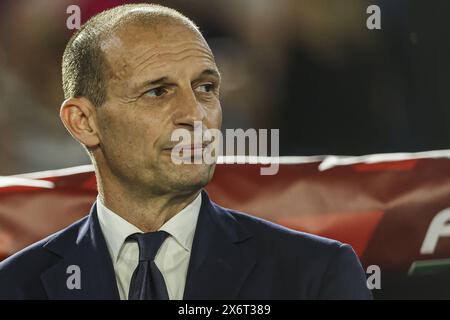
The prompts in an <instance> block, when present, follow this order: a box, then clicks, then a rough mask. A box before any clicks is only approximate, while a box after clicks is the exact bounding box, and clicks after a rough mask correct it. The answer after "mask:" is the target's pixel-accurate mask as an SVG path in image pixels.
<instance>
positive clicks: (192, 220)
mask: <svg viewBox="0 0 450 320" xmlns="http://www.w3.org/2000/svg"><path fill="white" fill-rule="evenodd" d="M219 85H220V74H219V71H218V70H217V67H216V64H215V62H214V57H213V55H212V53H211V50H210V48H209V46H208V44H207V43H206V41H205V40H204V38H203V37H202V35H201V33H200V32H199V31H198V28H197V27H196V26H195V24H194V23H193V22H192V21H190V20H189V19H188V18H186V17H185V16H183V15H181V14H180V13H178V12H176V11H174V10H172V9H168V8H165V7H160V6H155V5H148V4H140V5H126V6H120V7H116V8H113V9H111V10H108V11H105V12H103V13H101V14H99V15H97V16H95V17H94V18H92V19H90V20H89V21H88V22H87V23H86V24H85V25H84V26H83V27H82V28H81V29H80V30H79V31H78V32H77V33H76V34H74V35H73V37H72V38H71V40H70V41H69V43H68V45H67V47H66V50H65V52H64V56H63V88H64V93H65V97H66V100H65V101H64V102H63V105H62V107H61V113H60V115H61V119H62V121H63V123H64V125H65V126H66V128H67V129H68V131H69V132H70V133H71V135H72V136H73V137H74V138H75V139H76V140H77V141H79V142H80V143H81V144H82V146H83V147H85V148H86V150H87V151H88V153H89V155H90V157H91V159H92V161H93V163H94V166H95V170H96V176H97V181H98V187H99V196H98V198H97V201H96V203H95V204H94V205H93V206H92V209H91V212H90V214H89V215H88V216H87V217H85V218H84V219H82V220H80V221H78V222H76V223H75V224H73V225H71V226H69V227H68V228H67V229H65V230H62V231H60V232H58V233H56V234H54V235H51V236H49V237H48V238H46V239H44V240H42V241H40V242H37V243H35V244H33V245H31V246H30V247H28V248H25V249H24V250H22V251H21V252H19V253H17V254H15V255H13V256H12V257H10V258H9V259H7V260H5V261H3V262H1V263H0V298H6V299H119V298H120V299H183V298H184V299H370V298H371V293H370V291H369V290H368V289H367V287H366V279H365V274H364V271H363V270H362V268H361V265H360V263H359V261H358V258H357V257H356V255H355V253H354V252H353V250H352V248H351V247H350V246H348V245H345V244H341V243H339V242H337V241H333V240H329V239H325V238H321V237H317V236H313V235H308V234H305V233H300V232H296V231H292V230H289V229H286V228H283V227H281V226H277V225H275V224H272V223H269V222H267V221H263V220H261V219H257V218H255V217H251V216H249V215H246V214H243V213H239V212H235V211H232V210H229V209H225V208H222V207H220V206H218V205H216V204H214V203H213V202H212V201H211V200H210V199H209V198H208V195H207V194H206V192H204V191H202V188H203V187H204V186H205V185H206V184H207V183H208V182H209V181H210V180H211V178H212V175H213V172H214V167H215V166H214V163H209V162H206V161H204V162H200V163H196V162H194V163H190V162H183V163H182V164H179V163H178V164H177V163H175V162H174V158H173V156H174V149H175V148H176V145H175V142H174V141H172V139H171V134H172V133H173V132H174V130H177V129H184V130H187V132H189V133H191V134H193V132H194V131H195V130H196V124H198V123H200V124H201V126H202V127H204V128H206V129H219V128H220V126H221V107H220V102H219ZM209 147H210V144H208V143H201V144H195V143H194V144H189V145H187V146H183V149H184V150H186V149H187V150H189V151H190V152H189V153H188V158H189V159H191V158H192V156H196V155H199V154H200V155H203V154H204V152H206V151H207V150H208V148H209ZM192 153H193V155H192ZM191 155H192V156H191ZM182 158H183V159H186V156H184V155H183V156H182Z"/></svg>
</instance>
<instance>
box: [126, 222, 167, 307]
mask: <svg viewBox="0 0 450 320" xmlns="http://www.w3.org/2000/svg"><path fill="white" fill-rule="evenodd" d="M168 235H169V234H168V233H167V232H164V231H157V232H148V233H135V234H132V235H130V236H129V237H128V239H130V240H134V241H137V243H138V245H139V264H138V266H137V267H136V270H134V272H133V276H132V277H131V283H130V291H129V292H128V299H129V300H169V295H168V293H167V288H166V283H165V282H164V278H163V275H162V274H161V271H159V269H158V267H157V266H156V264H155V261H154V260H155V256H156V254H157V253H158V250H159V247H161V245H162V243H163V242H164V240H166V238H167V236H168Z"/></svg>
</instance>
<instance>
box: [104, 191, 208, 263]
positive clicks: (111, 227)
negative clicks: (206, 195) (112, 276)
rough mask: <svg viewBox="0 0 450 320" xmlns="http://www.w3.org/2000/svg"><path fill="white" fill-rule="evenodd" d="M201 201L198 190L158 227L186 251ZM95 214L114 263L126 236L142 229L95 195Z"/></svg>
mask: <svg viewBox="0 0 450 320" xmlns="http://www.w3.org/2000/svg"><path fill="white" fill-rule="evenodd" d="M201 203H202V196H201V192H200V193H199V194H198V196H197V197H196V198H195V199H194V200H193V201H192V202H191V203H190V204H188V205H187V206H186V207H185V208H184V209H183V210H181V211H180V212H178V213H177V214H175V215H174V216H173V217H172V218H171V219H169V220H168V221H167V222H166V223H164V224H163V225H162V226H161V228H159V230H162V231H166V232H167V233H168V234H170V236H171V237H173V238H174V239H175V240H176V241H177V242H178V243H179V244H180V245H181V246H182V247H183V248H184V249H185V250H186V251H191V249H192V243H193V241H194V233H195V228H196V225H197V220H198V215H199V212H200V207H201ZM97 215H98V220H99V222H100V227H101V229H102V232H103V234H104V236H105V240H106V245H107V247H108V250H109V253H110V255H111V257H112V259H113V262H114V263H115V262H116V261H117V258H118V257H119V254H120V250H121V249H122V246H123V244H124V243H125V240H126V239H127V238H128V236H130V235H132V234H134V233H143V231H142V230H140V229H139V228H137V227H136V226H135V225H133V224H131V223H129V222H128V221H126V220H125V219H124V218H122V217H121V216H119V215H118V214H116V213H114V212H113V211H112V210H110V209H108V208H107V207H106V206H105V205H104V204H103V202H102V201H101V199H100V197H97Z"/></svg>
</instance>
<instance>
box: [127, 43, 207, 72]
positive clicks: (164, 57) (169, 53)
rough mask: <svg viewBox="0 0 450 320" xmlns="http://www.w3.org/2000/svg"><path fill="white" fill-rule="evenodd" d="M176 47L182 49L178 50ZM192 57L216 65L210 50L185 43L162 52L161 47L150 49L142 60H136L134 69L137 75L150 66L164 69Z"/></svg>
mask: <svg viewBox="0 0 450 320" xmlns="http://www.w3.org/2000/svg"><path fill="white" fill-rule="evenodd" d="M176 47H180V48H179V49H178V50H174V49H177V48H176ZM191 57H198V58H204V59H206V60H208V61H209V62H211V63H212V64H213V65H215V62H214V58H213V56H212V53H211V52H210V50H209V49H207V48H205V47H204V46H202V45H199V44H198V43H190V44H189V43H187V44H186V43H184V44H180V45H177V46H172V47H170V46H167V49H165V48H164V49H163V50H161V47H156V48H149V49H148V50H147V52H146V54H145V55H143V56H142V58H141V59H136V60H135V63H133V64H134V66H133V68H134V69H135V71H136V72H137V73H140V72H142V71H143V69H145V68H148V67H150V66H152V65H153V66H154V67H155V68H158V67H163V66H165V65H166V64H168V63H173V62H179V61H182V60H184V59H188V58H191Z"/></svg>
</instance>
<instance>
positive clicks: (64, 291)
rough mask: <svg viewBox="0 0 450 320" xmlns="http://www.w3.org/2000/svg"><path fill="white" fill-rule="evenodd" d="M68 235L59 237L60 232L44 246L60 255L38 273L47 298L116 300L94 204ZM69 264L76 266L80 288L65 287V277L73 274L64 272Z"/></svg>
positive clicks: (107, 254) (114, 286)
mask: <svg viewBox="0 0 450 320" xmlns="http://www.w3.org/2000/svg"><path fill="white" fill-rule="evenodd" d="M71 236H72V238H70V237H69V238H68V239H62V237H63V235H60V236H59V237H56V238H54V239H53V240H51V241H49V242H48V243H47V244H46V245H45V247H46V248H47V249H48V250H50V251H52V252H53V253H56V254H57V255H59V256H61V257H62V259H61V260H60V261H59V262H58V263H57V264H56V265H54V266H52V267H51V268H50V269H48V270H47V271H46V272H45V273H43V274H42V275H41V280H42V283H43V285H44V288H45V290H46V292H47V295H48V298H49V299H119V293H118V290H117V284H116V277H115V273H114V268H113V265H112V261H111V257H110V255H109V251H108V249H107V247H106V242H105V239H104V237H103V233H102V231H101V228H100V224H99V222H98V218H97V210H96V205H95V204H94V205H93V207H92V209H91V212H90V214H89V216H88V217H87V218H85V221H84V222H83V223H82V225H81V227H80V229H79V231H78V234H77V232H76V231H75V232H73V233H72V234H71ZM70 266H75V267H79V271H80V273H79V276H80V284H81V287H80V289H77V288H73V289H69V288H68V285H67V281H68V278H69V277H71V276H72V275H74V271H72V272H69V273H68V268H69V267H70ZM69 270H70V269H69ZM75 272H76V271H75ZM72 279H73V278H72ZM69 283H73V282H72V281H69Z"/></svg>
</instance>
